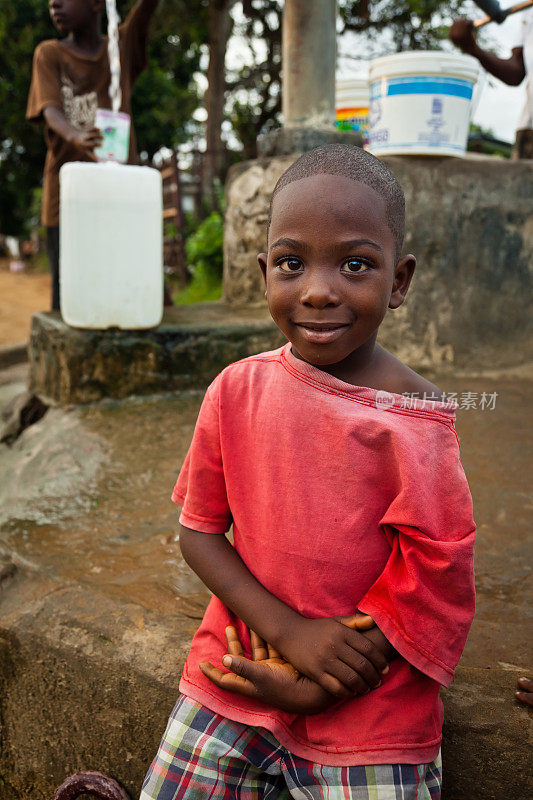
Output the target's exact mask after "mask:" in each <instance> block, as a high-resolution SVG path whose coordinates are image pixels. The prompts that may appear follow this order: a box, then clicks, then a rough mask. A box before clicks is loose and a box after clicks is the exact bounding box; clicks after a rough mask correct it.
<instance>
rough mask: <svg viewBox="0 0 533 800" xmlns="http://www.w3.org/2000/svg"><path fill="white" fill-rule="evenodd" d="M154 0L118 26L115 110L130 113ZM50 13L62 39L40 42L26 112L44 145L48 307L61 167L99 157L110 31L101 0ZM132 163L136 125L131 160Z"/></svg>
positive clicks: (83, 0) (61, 0)
mask: <svg viewBox="0 0 533 800" xmlns="http://www.w3.org/2000/svg"><path fill="white" fill-rule="evenodd" d="M158 3H159V0H138V2H137V3H136V4H135V6H134V7H133V8H132V10H131V11H130V13H129V14H128V17H127V19H126V20H125V22H124V23H123V24H122V25H120V26H119V50H120V64H121V75H120V86H121V89H122V103H121V107H120V111H124V112H125V113H126V114H129V115H130V117H131V94H132V91H133V87H134V85H135V81H136V80H137V78H138V77H139V75H140V74H141V72H142V71H143V70H144V68H145V67H146V41H147V38H146V37H147V32H148V26H149V24H150V20H151V17H152V14H153V13H154V11H155V9H156V8H157V5H158ZM49 5H50V16H51V17H52V21H53V23H54V25H55V26H56V28H57V30H58V31H59V33H60V34H61V35H62V36H64V38H63V39H48V40H47V41H45V42H41V43H40V44H39V45H38V46H37V47H36V48H35V53H34V56H33V74H32V81H31V86H30V93H29V96H28V107H27V111H26V117H27V119H29V120H34V121H36V122H41V123H44V126H45V127H44V137H45V141H46V146H47V153H46V161H45V165H44V175H43V202H42V214H41V218H42V223H43V225H44V226H45V227H46V250H47V253H48V259H49V261H50V270H51V273H52V309H54V310H58V309H59V170H60V169H61V167H62V166H63V164H65V163H67V162H68V161H96V156H95V155H94V150H95V148H96V147H98V145H99V144H100V143H101V135H100V131H99V130H98V129H97V128H95V126H94V124H95V118H96V109H97V108H110V107H111V101H110V98H109V83H110V80H111V76H110V72H109V58H108V53H107V37H106V36H102V32H101V18H102V11H103V9H104V6H105V0H50V3H49ZM136 162H137V148H136V144H135V133H134V130H133V126H132V128H131V133H130V151H129V157H128V163H130V164H135V163H136Z"/></svg>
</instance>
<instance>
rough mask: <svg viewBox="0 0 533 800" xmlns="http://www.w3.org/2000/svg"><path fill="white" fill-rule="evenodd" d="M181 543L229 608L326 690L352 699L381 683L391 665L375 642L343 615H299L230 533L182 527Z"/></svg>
mask: <svg viewBox="0 0 533 800" xmlns="http://www.w3.org/2000/svg"><path fill="white" fill-rule="evenodd" d="M180 546H181V551H182V554H183V558H184V559H185V561H186V562H187V563H188V564H189V566H190V567H191V568H192V569H193V570H194V572H196V574H197V575H198V576H199V577H200V578H201V580H202V581H203V582H204V584H205V585H206V586H207V587H208V588H209V589H210V590H211V591H212V592H213V593H214V594H215V595H216V596H217V597H218V598H219V599H220V600H221V601H222V602H223V603H224V604H225V605H226V606H227V608H229V609H230V610H231V611H232V612H233V613H234V614H235V615H236V616H237V617H239V618H240V619H241V620H242V621H243V622H244V623H245V624H246V625H247V626H248V627H249V628H250V629H251V630H254V631H256V632H257V633H258V634H259V636H261V637H262V638H263V639H265V640H266V641H268V642H270V643H271V645H272V646H273V647H274V648H275V649H276V650H277V651H279V652H280V653H281V654H282V655H283V657H284V658H286V659H287V661H289V662H290V663H291V664H292V665H293V666H294V667H296V669H297V670H299V671H300V672H303V673H304V675H306V676H307V677H308V678H311V679H312V680H314V681H315V682H316V683H318V684H319V686H321V687H322V689H324V690H325V691H326V692H329V693H330V694H333V695H334V696H335V697H337V698H339V697H342V698H346V697H352V696H353V694H354V693H365V692H368V691H370V689H372V688H375V687H376V686H378V685H379V683H380V682H381V674H382V673H384V672H387V671H388V663H387V659H386V658H385V657H384V655H383V653H382V652H381V651H380V650H379V649H378V647H377V646H376V645H375V644H374V643H373V642H372V641H370V640H369V639H368V638H367V637H365V636H364V635H363V634H361V633H358V632H357V631H354V630H351V629H350V628H347V627H346V626H345V625H343V624H342V623H341V622H340V621H339V619H336V618H333V617H328V618H323V619H308V618H307V617H303V616H301V615H300V614H298V612H296V611H294V609H292V608H290V607H289V606H287V605H286V604H285V603H283V602H282V601H281V600H279V599H278V598H277V597H275V596H274V595H272V594H270V592H268V591H267V590H266V589H265V587H264V586H263V585H262V584H261V583H260V582H259V581H258V580H257V579H256V578H255V577H254V576H253V574H252V573H251V572H250V570H249V569H248V567H247V566H246V564H245V563H244V562H243V561H242V559H241V558H240V556H239V555H238V553H237V551H236V550H235V549H234V548H233V547H232V545H231V544H230V542H229V541H228V540H227V539H226V537H225V536H223V535H213V534H209V533H200V532H198V531H194V530H191V529H189V528H186V527H184V526H183V525H182V526H181V533H180Z"/></svg>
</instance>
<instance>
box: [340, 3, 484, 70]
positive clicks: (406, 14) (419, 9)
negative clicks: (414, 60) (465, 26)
mask: <svg viewBox="0 0 533 800" xmlns="http://www.w3.org/2000/svg"><path fill="white" fill-rule="evenodd" d="M474 8H475V7H474V6H473V4H472V3H471V2H469V0H371V2H369V3H367V2H365V0H340V2H339V11H340V15H341V20H342V22H343V24H344V30H349V31H353V32H355V33H362V34H364V35H365V38H364V41H365V49H366V53H365V57H366V58H370V57H373V56H377V55H384V54H385V53H391V52H398V53H399V52H402V51H403V50H435V49H439V48H440V47H441V43H442V40H443V39H445V38H446V36H447V33H448V27H449V25H450V24H451V22H452V20H453V19H455V18H456V17H458V16H461V15H464V14H468V13H474V14H475V15H476V12H473V10H474ZM367 9H368V14H366V13H365V11H366V10H367ZM477 16H479V11H478V12H477Z"/></svg>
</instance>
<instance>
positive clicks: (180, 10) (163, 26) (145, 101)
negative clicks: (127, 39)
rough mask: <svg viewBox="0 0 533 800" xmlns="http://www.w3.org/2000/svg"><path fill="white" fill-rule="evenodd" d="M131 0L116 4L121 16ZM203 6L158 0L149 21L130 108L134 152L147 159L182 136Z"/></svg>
mask: <svg viewBox="0 0 533 800" xmlns="http://www.w3.org/2000/svg"><path fill="white" fill-rule="evenodd" d="M134 2H135V0H128V2H124V0H122V3H119V4H118V5H119V6H122V18H124V17H125V16H126V13H127V10H128V9H129V8H130V7H131V6H132V5H133V4H134ZM206 26H207V18H206V6H205V4H203V3H190V2H189V1H188V0H161V2H160V6H159V8H158V10H157V11H156V13H155V15H154V18H153V20H152V23H151V25H150V36H149V41H148V62H149V63H148V68H147V69H146V70H145V71H144V72H143V74H142V75H141V77H140V78H139V80H138V82H137V84H136V86H135V91H134V93H133V98H132V113H133V119H134V122H135V133H136V136H137V143H138V149H139V153H143V152H144V153H146V154H147V155H148V157H149V158H151V157H152V156H153V154H154V153H155V152H156V151H157V150H158V149H159V148H160V147H161V146H162V145H164V146H165V147H170V148H175V147H177V146H178V145H179V144H182V143H183V142H185V141H187V139H188V138H189V137H190V135H191V132H192V130H193V128H194V127H195V126H194V124H193V123H192V122H191V118H192V113H193V111H194V110H195V108H196V107H197V106H198V102H199V99H198V93H197V89H196V85H195V83H194V80H193V75H194V73H195V72H196V71H198V70H199V69H200V56H201V45H202V43H203V42H205V39H206V36H207V30H206Z"/></svg>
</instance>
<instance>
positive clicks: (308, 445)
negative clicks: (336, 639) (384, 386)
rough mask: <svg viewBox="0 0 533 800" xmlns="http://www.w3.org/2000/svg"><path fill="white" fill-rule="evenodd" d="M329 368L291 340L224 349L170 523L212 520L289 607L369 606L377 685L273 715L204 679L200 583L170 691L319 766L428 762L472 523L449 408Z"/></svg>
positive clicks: (435, 744)
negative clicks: (188, 638) (243, 354)
mask: <svg viewBox="0 0 533 800" xmlns="http://www.w3.org/2000/svg"><path fill="white" fill-rule="evenodd" d="M409 402H410V401H408V400H406V399H405V398H403V397H402V396H400V395H390V394H387V393H385V394H383V393H380V392H376V390H374V389H369V388H361V387H356V386H352V385H350V384H347V383H344V382H343V381H340V380H337V379H336V378H333V377H331V376H330V375H328V374H327V373H325V372H322V371H321V370H319V369H317V368H315V367H313V366H311V365H309V364H307V363H306V362H303V361H301V360H300V359H297V358H296V357H295V356H294V355H293V354H292V352H291V350H290V345H286V346H285V347H283V348H281V349H279V350H275V351H273V352H270V353H262V354H261V355H257V356H253V357H251V358H248V359H245V360H243V361H239V362H237V363H236V364H232V365H231V366H229V367H228V368H227V369H225V370H224V371H223V372H222V373H221V374H220V375H219V376H218V377H217V378H216V379H215V381H214V382H213V383H212V384H211V386H210V387H209V389H208V390H207V394H206V396H205V399H204V401H203V404H202V408H201V410H200V414H199V417H198V421H197V424H196V428H195V432H194V437H193V441H192V444H191V447H190V449H189V452H188V454H187V457H186V460H185V463H184V465H183V468H182V470H181V473H180V476H179V478H178V481H177V484H176V487H175V489H174V493H173V500H174V502H176V503H178V504H179V505H181V506H182V507H183V508H182V513H181V517H180V520H181V522H182V523H183V525H185V526H187V527H188V528H192V529H193V530H198V531H201V532H203V533H211V534H221V533H224V532H226V531H227V530H228V529H229V528H230V525H231V523H233V536H234V545H235V547H236V549H237V551H238V553H239V555H240V556H241V558H242V559H243V560H244V562H245V563H246V564H247V566H248V568H249V569H250V571H251V572H252V573H253V574H254V575H255V577H256V578H257V579H258V580H259V581H260V582H261V583H262V584H263V586H265V588H266V589H268V591H269V592H271V593H272V594H274V595H276V596H277V597H279V598H280V599H281V600H283V601H284V602H285V603H287V604H288V605H289V606H291V607H292V608H294V609H296V610H297V611H298V612H299V613H300V614H303V615H304V616H306V617H310V618H317V617H325V616H336V615H345V614H350V613H353V612H354V611H355V609H357V608H359V609H361V610H362V611H365V612H367V613H369V614H371V615H372V616H373V617H374V619H375V621H376V623H377V624H378V626H379V627H380V628H381V630H382V631H383V633H384V634H385V635H386V636H387V638H388V639H389V640H390V641H391V642H392V644H393V645H394V647H395V648H396V649H397V650H398V652H399V653H400V654H401V656H400V657H398V658H397V659H396V660H394V661H393V662H392V664H391V669H390V672H389V673H388V674H387V675H386V676H385V677H384V680H383V683H382V685H381V686H380V687H379V688H378V689H375V690H373V691H372V692H370V693H369V694H367V695H364V696H360V697H355V698H353V699H352V700H349V701H346V702H344V703H341V704H339V705H337V706H334V707H333V708H331V709H329V710H327V711H324V712H322V713H321V714H316V715H311V716H303V715H295V714H288V713H285V712H283V711H279V710H277V709H275V708H271V707H270V706H267V705H265V704H264V703H261V702H259V701H256V700H252V699H249V698H246V697H243V696H241V695H238V694H234V693H231V692H228V691H225V690H222V689H219V688H218V687H216V686H215V685H214V684H212V683H211V682H210V681H209V680H208V679H207V678H206V677H204V675H202V673H201V672H200V670H199V668H198V664H199V663H200V662H201V661H211V662H212V663H213V664H215V665H216V666H219V665H220V661H221V658H222V656H223V655H224V654H225V652H226V643H225V635H224V631H225V627H226V626H227V625H236V627H237V629H238V631H239V632H240V635H241V637H242V641H243V644H244V646H245V650H247V652H248V653H249V638H248V636H247V633H246V629H245V626H244V625H243V624H242V622H241V621H240V620H237V619H236V618H235V616H234V615H233V614H232V613H231V612H230V611H229V610H228V609H227V608H226V607H225V606H224V605H223V604H222V603H221V602H220V600H219V599H218V598H216V597H213V598H212V599H211V601H210V603H209V606H208V608H207V610H206V613H205V616H204V619H203V621H202V623H201V625H200V628H199V630H198V632H197V633H196V635H195V637H194V639H193V641H192V645H191V650H190V654H189V656H188V658H187V661H186V664H185V667H184V671H183V676H182V679H181V683H180V691H181V692H183V693H184V694H185V695H187V696H188V697H190V698H192V699H194V700H196V701H198V702H200V703H203V704H204V705H206V706H207V707H209V708H210V709H212V710H213V711H215V712H217V713H219V714H222V715H224V716H225V717H227V718H229V719H233V720H237V721H239V722H243V723H245V724H249V725H254V726H262V727H264V728H266V729H268V730H269V731H271V732H272V733H273V734H274V735H275V736H276V738H277V739H278V740H279V741H280V742H281V744H283V745H284V746H285V747H287V748H288V749H289V750H290V751H292V752H293V753H294V754H296V755H299V756H302V757H304V758H308V759H310V760H312V761H315V762H318V763H322V764H331V765H361V764H383V763H427V762H430V761H432V760H433V759H434V758H435V756H436V755H437V753H438V750H439V746H440V742H441V728H442V719H443V711H442V704H441V701H440V699H439V687H440V685H441V684H442V685H448V684H449V683H450V681H451V679H452V676H453V670H454V667H455V665H456V663H457V661H458V659H459V657H460V655H461V652H462V649H463V646H464V643H465V640H466V635H467V632H468V629H469V627H470V623H471V620H472V616H473V612H474V582H473V542H474V535H475V526H474V522H473V519H472V502H471V497H470V492H469V489H468V484H467V482H466V478H465V476H464V472H463V469H462V467H461V463H460V460H459V446H458V442H457V437H456V434H455V430H454V425H453V421H454V412H453V411H452V410H450V408H449V407H448V406H445V405H444V404H442V403H436V404H434V407H433V408H432V407H431V405H432V404H431V403H425V404H423V403H420V407H419V408H418V409H410V408H406V407H405V406H406V405H408V404H409Z"/></svg>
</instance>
